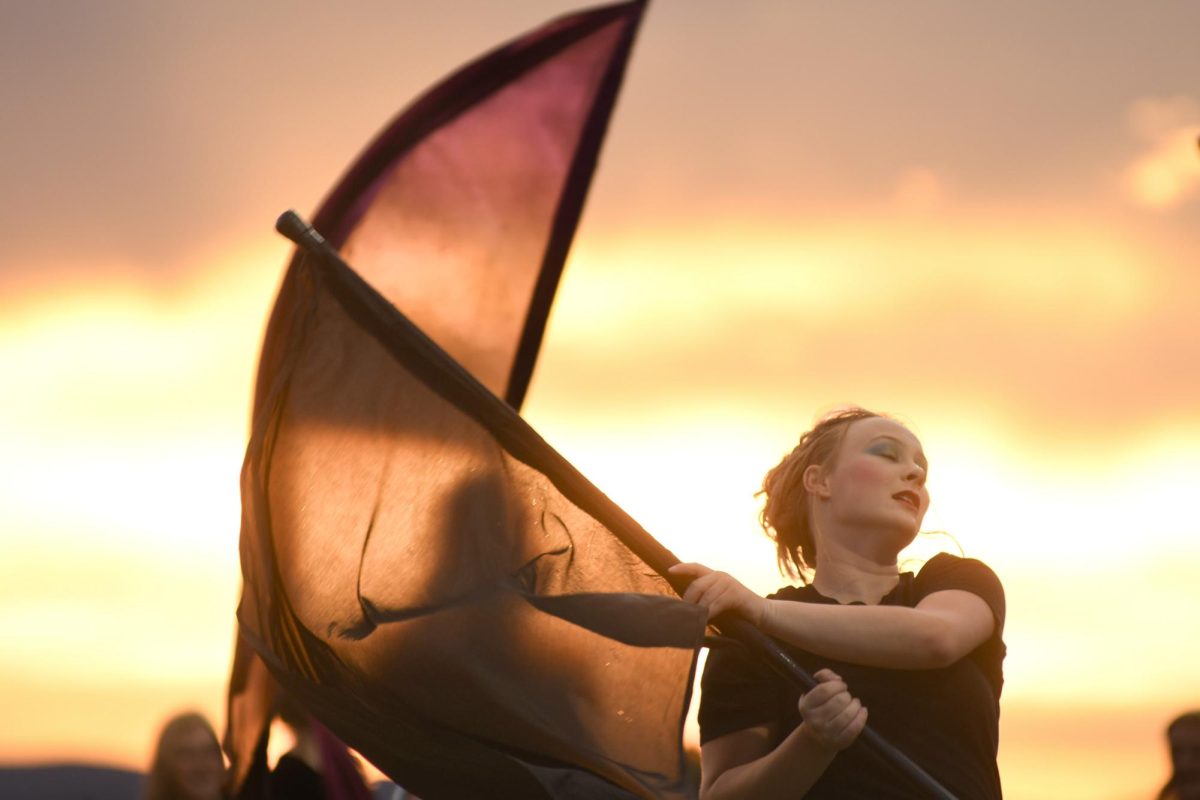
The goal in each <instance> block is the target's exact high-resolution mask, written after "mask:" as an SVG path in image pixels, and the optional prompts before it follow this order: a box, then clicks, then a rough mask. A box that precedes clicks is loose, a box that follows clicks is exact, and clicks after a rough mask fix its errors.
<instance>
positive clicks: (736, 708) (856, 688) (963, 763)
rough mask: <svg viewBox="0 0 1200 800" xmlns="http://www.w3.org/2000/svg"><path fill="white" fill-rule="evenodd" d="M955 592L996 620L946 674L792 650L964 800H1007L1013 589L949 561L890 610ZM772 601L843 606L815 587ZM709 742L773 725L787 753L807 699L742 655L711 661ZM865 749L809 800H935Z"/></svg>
mask: <svg viewBox="0 0 1200 800" xmlns="http://www.w3.org/2000/svg"><path fill="white" fill-rule="evenodd" d="M946 589H961V590H964V591H968V592H971V593H972V594H975V595H978V596H979V597H981V598H982V599H983V600H984V602H986V603H987V604H988V606H989V607H990V608H991V609H992V613H993V614H994V615H995V617H996V629H995V631H994V632H993V633H992V635H991V637H990V638H989V639H988V640H987V641H986V642H984V643H983V644H981V645H980V646H979V647H977V648H976V649H975V650H973V651H972V652H971V653H969V654H968V655H967V656H966V657H964V658H962V659H961V660H959V661H957V662H955V663H954V664H952V665H950V666H949V667H945V668H942V669H925V670H918V669H912V670H904V669H883V668H879V667H866V666H862V665H859V664H850V663H847V662H844V661H837V660H835V659H831V658H825V657H822V656H817V655H814V654H812V653H809V652H807V651H805V650H801V649H799V648H796V647H790V646H788V645H784V647H783V649H784V650H785V651H786V652H787V653H789V654H790V655H791V656H792V657H793V658H795V659H796V661H797V662H799V664H800V665H801V666H802V667H804V668H805V669H806V670H808V671H809V673H810V674H811V673H813V672H816V671H817V670H819V669H821V668H823V667H828V668H830V669H832V670H833V671H834V672H836V673H837V674H839V675H841V676H842V678H843V679H844V680H845V681H846V684H847V686H849V688H850V693H851V694H852V695H854V696H855V697H857V698H859V699H860V700H861V701H862V703H863V705H864V706H866V707H867V710H868V712H869V717H868V725H870V726H871V727H872V728H873V729H874V730H875V731H876V732H878V733H879V734H880V735H881V736H882V737H883V738H884V739H886V740H887V741H888V742H890V743H891V744H893V745H895V746H896V747H897V748H898V749H899V750H900V751H901V752H903V753H904V754H905V755H907V756H908V757H909V758H911V759H912V760H913V761H915V762H916V763H917V764H919V765H920V766H921V767H922V768H923V769H924V770H925V771H926V772H928V773H929V774H930V775H932V776H933V777H934V778H936V779H937V780H938V781H939V782H940V783H941V784H942V785H943V786H945V787H946V788H947V789H948V790H949V791H950V792H951V793H952V794H954V795H955V796H956V797H958V798H959V800H998V799H999V798H1000V797H1001V791H1000V775H999V773H998V772H997V770H996V749H997V746H998V744H999V723H1000V689H1001V686H1002V685H1003V673H1002V671H1001V664H1002V662H1003V660H1004V654H1005V646H1004V641H1003V639H1002V638H1001V633H1002V631H1003V627H1004V589H1003V587H1002V586H1001V585H1000V581H999V579H998V578H997V577H996V574H995V573H994V572H992V570H991V569H989V568H988V567H987V565H985V564H983V563H982V562H980V561H976V560H974V559H967V558H959V557H957V556H952V555H948V554H946V553H942V554H939V555H937V556H934V557H933V558H932V559H930V560H929V561H928V562H927V563H926V564H925V566H924V567H922V568H921V570H920V572H918V573H917V574H916V575H915V576H914V575H913V574H912V573H911V572H906V573H904V574H902V575H901V576H900V582H899V583H898V584H897V585H896V588H895V589H893V590H892V591H891V592H889V593H888V594H887V595H886V596H885V597H884V598H883V599H882V600H881V601H880V604H881V605H895V606H908V607H913V606H916V605H917V603H918V602H920V601H921V599H922V598H924V597H926V596H928V595H930V594H933V593H934V592H938V591H942V590H946ZM771 598H772V599H781V600H792V601H796V602H802V603H836V602H837V601H836V600H833V599H831V598H828V597H825V596H824V595H822V594H820V593H819V592H817V590H816V589H814V588H813V587H812V586H803V587H795V586H789V587H785V588H783V589H781V590H780V591H778V592H776V593H775V594H773V595H771ZM701 689H702V694H701V700H700V740H701V742H708V741H710V740H712V739H717V738H719V737H721V736H725V735H727V734H730V733H735V732H737V731H740V730H745V729H747V728H752V727H755V726H758V725H773V726H774V730H775V735H776V739H775V741H774V742H773V743H772V747H773V748H774V747H777V746H778V745H779V744H780V743H781V742H782V741H783V739H784V738H785V737H787V736H788V734H790V733H791V732H792V731H793V730H794V729H795V728H796V726H797V725H799V724H800V714H799V711H798V709H797V703H798V701H799V697H800V690H799V688H797V687H794V686H793V685H792V684H791V683H789V682H788V681H786V680H784V679H783V678H781V677H779V676H778V675H777V674H776V673H774V672H773V671H771V670H770V669H769V668H767V667H766V666H764V665H762V664H760V663H759V662H758V661H757V660H756V659H755V658H753V657H752V656H751V655H749V654H748V653H746V652H745V651H744V650H743V649H742V648H741V647H740V646H730V647H720V648H714V649H713V650H711V651H710V652H709V655H708V661H707V663H706V664H705V667H704V677H703V679H702V683H701ZM909 783H910V782H909V781H908V780H907V779H905V778H904V777H902V776H901V775H899V774H897V773H896V772H895V771H894V770H892V769H891V768H890V767H888V766H886V765H884V764H883V763H882V762H880V761H879V760H878V758H877V757H875V756H874V755H873V754H872V753H871V752H869V751H867V750H866V748H864V747H863V746H862V745H860V744H858V743H856V744H854V745H852V746H850V747H849V748H847V749H846V750H843V751H842V752H841V753H839V754H838V756H837V757H836V758H835V759H834V760H833V763H832V764H830V765H829V768H828V769H827V770H826V771H825V773H824V774H823V775H822V776H821V778H820V779H819V780H818V781H817V783H816V784H814V785H813V787H812V789H811V790H809V792H808V794H806V795H805V798H806V800H825V799H826V798H830V799H833V798H839V799H841V800H845V798H871V800H876V799H878V800H884V799H885V798H896V799H897V800H900V799H902V798H903V799H907V798H912V799H913V800H918V799H919V800H924V798H925V794H924V793H923V792H922V791H921V790H920V789H919V788H917V787H914V786H910V785H909Z"/></svg>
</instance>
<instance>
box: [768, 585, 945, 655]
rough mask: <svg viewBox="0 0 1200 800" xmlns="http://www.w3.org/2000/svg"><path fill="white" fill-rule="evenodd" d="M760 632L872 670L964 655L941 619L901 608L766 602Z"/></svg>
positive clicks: (934, 615)
mask: <svg viewBox="0 0 1200 800" xmlns="http://www.w3.org/2000/svg"><path fill="white" fill-rule="evenodd" d="M761 627H762V629H763V631H764V632H766V633H768V634H770V635H771V636H774V637H776V638H779V639H782V640H784V641H786V642H788V643H790V644H794V645H796V646H797V647H802V648H804V649H805V650H808V651H809V652H812V653H816V654H818V655H822V656H826V657H828V658H835V659H838V660H839V661H849V662H852V663H855V664H864V665H866V666H871V667H885V668H890V669H933V668H937V667H944V666H948V665H949V664H952V663H953V662H954V661H957V660H958V659H959V658H961V657H962V656H963V655H965V652H958V651H959V650H961V649H963V647H964V646H965V645H958V642H957V640H956V637H955V636H954V631H953V630H952V629H951V626H950V624H949V623H948V622H947V621H946V620H945V619H943V618H942V617H940V616H938V615H937V614H932V613H928V612H925V611H922V610H920V609H916V608H906V607H903V606H841V605H824V604H818V603H795V602H791V601H788V600H768V601H766V607H765V609H764V613H763V620H762V626H761ZM956 645H957V646H956Z"/></svg>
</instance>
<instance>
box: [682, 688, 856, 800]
mask: <svg viewBox="0 0 1200 800" xmlns="http://www.w3.org/2000/svg"><path fill="white" fill-rule="evenodd" d="M815 677H816V678H817V680H818V681H819V682H820V683H819V684H818V686H816V687H815V688H814V689H812V690H811V691H809V692H808V693H806V694H805V695H804V696H803V697H802V698H801V699H800V713H801V715H802V716H803V717H804V722H802V723H801V724H800V726H799V727H797V728H796V729H795V730H794V731H792V732H791V734H789V735H788V736H787V738H785V739H784V740H783V741H782V742H781V743H780V744H779V746H778V747H776V748H775V749H773V750H772V749H771V746H770V743H771V741H772V740H773V739H774V735H773V734H774V731H773V729H772V728H771V727H769V726H766V725H760V726H757V727H754V728H748V729H746V730H742V731H738V732H736V733H731V734H728V735H727V736H721V737H719V738H717V739H713V740H712V741H710V742H707V743H706V744H705V745H704V746H703V747H702V748H701V751H700V758H701V764H702V769H701V773H702V775H703V779H702V782H701V784H700V797H701V800H724V798H746V797H753V798H756V799H757V798H761V799H762V800H771V798H789V799H791V798H799V797H803V796H804V795H805V794H806V793H807V792H808V790H809V789H811V788H812V786H813V784H815V783H816V782H817V780H818V779H819V778H820V777H821V775H822V774H823V773H824V772H825V770H826V768H828V766H829V764H830V763H831V762H832V761H833V759H834V757H835V756H837V754H838V752H839V751H840V750H843V749H845V748H846V747H849V746H850V744H851V743H852V742H853V741H854V740H855V739H856V738H858V735H859V733H861V732H862V729H863V727H864V726H865V725H866V722H867V710H866V709H865V708H863V707H862V705H861V704H860V703H859V702H858V700H856V699H854V698H853V697H851V696H850V693H849V691H848V690H847V688H846V684H845V683H843V682H842V680H841V678H839V677H838V676H837V675H836V674H834V673H833V672H832V671H830V670H827V669H825V670H821V671H820V672H818V673H817V674H816V676H815Z"/></svg>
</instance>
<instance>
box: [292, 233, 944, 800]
mask: <svg viewBox="0 0 1200 800" xmlns="http://www.w3.org/2000/svg"><path fill="white" fill-rule="evenodd" d="M275 229H276V230H277V231H279V232H280V233H281V234H283V235H284V236H286V237H287V238H288V239H291V240H292V241H293V242H295V243H296V245H297V246H298V247H300V248H302V249H303V250H304V251H305V252H307V253H309V254H310V255H313V256H315V257H316V259H317V264H318V265H319V271H320V274H321V276H322V277H323V278H324V279H326V282H327V286H328V288H329V290H330V292H331V293H332V294H333V295H334V297H335V298H336V299H337V300H338V302H339V303H341V304H342V306H343V307H344V308H345V309H346V311H347V312H348V313H350V314H351V315H352V316H353V317H354V318H355V319H356V320H358V321H359V322H360V323H361V324H362V325H363V326H364V327H365V328H366V329H368V330H369V331H370V332H371V333H372V335H374V336H375V338H376V339H377V340H378V341H379V342H380V344H382V345H383V346H384V347H386V348H387V349H388V350H390V351H391V352H392V353H393V355H395V356H396V357H397V358H398V359H399V360H400V361H401V362H402V363H403V364H404V365H405V367H407V368H408V369H410V370H411V371H412V372H413V373H414V374H415V375H417V377H419V378H420V379H421V380H422V381H423V382H424V383H425V384H426V385H427V386H428V387H429V388H430V389H431V390H433V391H434V392H437V393H438V394H439V395H441V396H442V397H443V398H444V399H445V400H447V401H448V402H450V403H452V404H453V405H454V406H456V407H457V408H458V409H459V410H460V411H462V412H464V413H466V414H468V415H470V416H471V417H473V418H474V419H475V420H476V421H477V422H479V423H480V424H481V425H483V426H484V427H486V428H487V429H488V430H489V431H490V432H491V433H492V435H493V436H495V437H496V439H497V440H498V441H499V442H500V444H501V445H503V447H504V449H505V450H507V451H508V452H509V453H510V454H511V455H513V456H514V457H515V458H517V459H519V460H521V461H523V462H525V463H526V464H528V465H529V466H531V467H533V468H534V469H537V470H539V471H541V472H542V473H543V474H544V475H545V476H546V477H547V478H549V479H550V481H551V482H552V483H553V484H554V485H555V486H556V487H557V488H558V489H559V491H561V492H562V493H563V495H565V496H566V497H567V498H568V499H569V500H571V501H572V502H573V503H575V504H576V505H577V506H579V507H580V508H581V509H583V510H584V511H586V512H587V513H588V514H590V515H591V516H592V517H593V518H595V519H596V520H597V521H598V522H600V523H601V524H602V525H604V526H605V527H606V528H608V529H609V530H610V531H612V532H613V534H614V535H615V536H616V537H617V538H618V539H620V540H621V542H622V543H623V544H624V545H625V546H626V547H628V548H629V549H630V550H631V551H633V553H634V554H635V555H637V556H638V557H639V558H640V559H642V560H643V561H645V562H646V564H648V565H649V566H650V567H651V568H652V569H653V570H654V571H655V572H657V573H658V574H659V575H661V576H662V577H663V578H664V579H666V580H667V582H668V583H670V584H671V587H672V588H674V589H675V591H676V592H678V593H679V594H683V592H684V590H685V589H686V588H687V586H688V584H689V583H691V579H690V578H686V577H682V576H676V575H672V574H671V573H669V572H668V570H669V569H670V568H671V567H672V566H674V565H675V564H678V563H679V559H678V558H676V557H675V554H674V553H672V552H671V551H670V550H668V549H667V548H665V547H663V546H662V545H661V544H659V543H658V541H656V540H655V539H654V537H652V536H651V535H650V534H649V533H648V532H646V530H645V529H644V528H643V527H642V526H641V525H639V524H638V523H637V522H636V521H635V520H634V519H633V518H632V517H630V516H629V515H628V514H626V513H625V511H624V510H622V509H621V507H620V506H618V505H617V504H616V503H614V502H613V501H612V500H610V499H609V498H608V497H607V496H606V495H605V494H604V493H603V492H601V491H600V490H599V489H598V488H597V487H596V486H595V485H594V484H593V483H592V482H591V481H589V480H588V479H587V478H585V477H584V476H583V474H582V473H580V472H579V470H577V469H575V467H574V466H572V465H571V463H570V462H569V461H567V460H566V459H565V458H563V456H562V455H561V454H559V452H558V451H557V450H555V449H554V448H553V447H551V446H550V445H549V444H548V443H547V442H546V441H545V440H544V439H543V438H542V437H541V436H540V435H539V434H538V432H537V431H535V430H534V429H533V428H532V427H531V426H530V425H529V423H527V422H526V421H525V420H524V419H523V418H522V417H521V415H520V414H518V413H517V411H516V410H515V409H514V408H513V407H512V406H510V405H508V404H507V403H505V402H504V401H503V400H501V399H500V398H498V397H496V395H494V394H492V392H491V391H490V390H489V389H488V388H487V387H486V386H484V385H483V384H482V383H480V382H479V381H478V380H477V379H476V378H475V376H474V375H472V374H471V373H470V372H468V371H467V370H466V369H465V368H464V367H463V366H462V365H461V364H459V363H458V362H457V361H455V360H454V359H453V358H452V357H451V356H450V355H449V354H448V353H447V352H446V351H444V350H443V349H442V348H441V347H440V346H439V345H438V344H437V343H436V342H434V341H433V340H432V339H430V338H429V337H428V336H426V335H425V333H424V332H423V331H422V330H421V329H420V328H418V327H417V326H416V325H414V324H413V323H412V321H411V320H409V319H408V317H406V316H404V314H402V313H401V312H400V311H399V310H397V309H396V307H395V306H393V305H392V304H391V303H390V302H388V300H387V299H386V298H384V297H383V296H382V295H380V294H379V293H378V292H376V291H375V290H374V289H373V288H372V287H371V286H370V285H369V284H368V283H367V282H366V281H364V280H363V279H362V278H361V277H359V275H358V273H356V272H355V271H354V270H353V268H351V267H350V265H348V264H347V263H346V262H345V261H343V260H342V258H341V256H340V255H338V253H337V251H336V250H334V249H333V248H332V247H331V246H330V245H329V243H328V242H326V241H325V238H324V237H323V236H321V234H319V233H317V231H316V230H314V229H313V227H312V226H311V225H309V224H308V223H307V222H305V221H304V220H303V219H301V217H300V215H299V214H297V213H296V212H295V211H285V212H284V213H283V214H281V215H280V216H279V219H278V220H277V221H276V223H275ZM716 625H717V628H718V629H719V630H720V631H721V632H722V634H723V635H726V636H728V637H730V638H732V639H735V640H737V641H739V642H741V643H742V644H744V645H745V646H746V647H748V648H749V649H750V650H751V652H754V653H756V654H757V655H758V656H759V657H760V658H762V659H763V660H764V661H765V662H766V663H767V664H769V665H770V666H771V668H772V669H774V670H776V671H777V672H778V673H779V674H781V675H782V676H783V677H785V678H786V679H788V680H790V681H792V682H793V683H795V684H796V685H798V686H800V687H801V688H803V689H805V690H806V691H807V690H809V689H812V688H813V687H814V686H816V685H817V681H816V680H815V679H814V678H813V677H812V676H811V675H809V674H808V672H807V671H805V670H804V669H803V668H802V667H801V666H800V665H799V664H797V663H796V662H795V661H794V660H793V659H792V658H791V657H790V656H789V655H788V654H787V653H785V652H784V651H783V649H782V648H781V647H780V646H779V643H778V642H776V641H775V640H774V639H772V638H771V637H770V636H767V635H766V634H765V633H763V632H762V631H760V630H759V629H758V628H756V627H755V626H754V625H753V624H751V623H750V622H748V621H746V620H744V619H742V618H740V617H737V616H733V615H723V616H722V617H720V618H719V619H718V620H717V621H716ZM857 741H859V742H862V744H863V745H864V746H866V747H867V748H869V749H870V750H872V751H874V752H875V754H876V755H878V756H880V757H881V758H882V759H883V760H884V761H885V762H886V763H888V764H890V765H891V766H892V767H894V768H895V769H896V770H897V771H899V772H900V773H901V774H903V775H905V776H907V777H908V778H910V779H911V780H912V781H913V782H914V783H916V784H917V785H918V786H920V787H922V788H923V789H925V790H926V791H927V792H929V796H930V797H931V798H935V799H936V800H957V799H956V798H955V797H954V795H952V794H950V792H948V791H947V790H946V789H945V787H943V786H942V785H941V784H940V783H938V782H937V781H936V780H935V779H934V778H933V777H932V776H931V775H929V773H927V772H925V770H923V769H921V767H920V766H918V765H917V764H916V763H914V762H913V761H912V760H911V759H910V758H909V757H908V756H906V755H904V754H903V753H901V752H900V751H899V750H897V749H896V748H895V747H894V746H893V745H892V744H890V743H889V742H887V741H885V740H884V739H883V738H882V737H880V736H879V734H877V733H876V732H875V731H873V730H871V729H870V728H864V729H863V732H862V733H861V734H859V737H858V740H857Z"/></svg>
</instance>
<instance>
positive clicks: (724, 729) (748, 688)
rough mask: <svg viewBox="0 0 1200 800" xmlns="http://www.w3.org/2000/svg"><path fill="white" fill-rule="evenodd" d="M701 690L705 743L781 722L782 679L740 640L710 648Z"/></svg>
mask: <svg viewBox="0 0 1200 800" xmlns="http://www.w3.org/2000/svg"><path fill="white" fill-rule="evenodd" d="M700 692H701V694H700V743H701V744H704V743H706V742H709V741H711V740H713V739H719V738H720V737H722V736H725V735H727V734H730V733H736V732H737V731H741V730H745V729H747V728H753V727H755V726H757V725H769V724H771V723H774V722H776V721H777V718H778V715H779V697H778V679H777V678H776V677H775V674H774V673H773V672H771V671H770V670H769V669H768V668H767V667H765V666H764V665H761V664H760V663H758V660H757V659H755V658H753V657H752V656H751V655H750V653H748V652H747V651H746V649H745V648H744V647H742V646H741V645H740V644H738V643H736V642H733V641H730V642H729V644H727V645H724V646H721V647H712V648H709V651H708V659H707V660H706V661H705V663H704V674H703V677H701V679H700Z"/></svg>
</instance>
